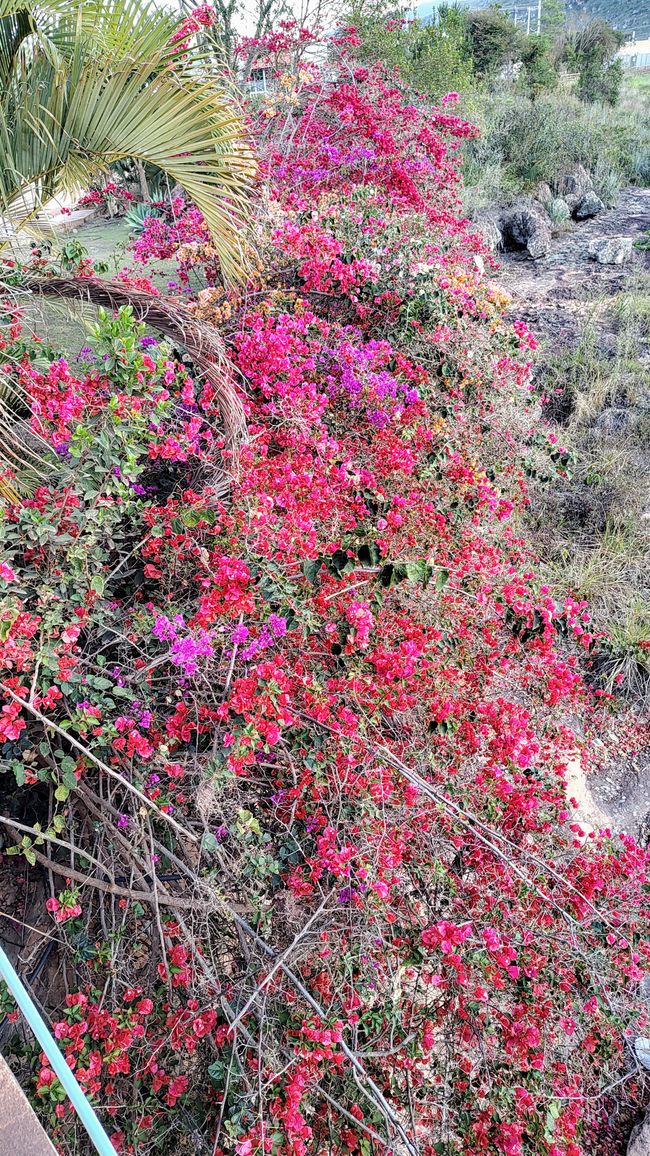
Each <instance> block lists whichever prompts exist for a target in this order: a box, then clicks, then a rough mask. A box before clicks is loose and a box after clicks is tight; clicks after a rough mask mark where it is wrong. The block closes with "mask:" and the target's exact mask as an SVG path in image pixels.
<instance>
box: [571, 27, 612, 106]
mask: <svg viewBox="0 0 650 1156" xmlns="http://www.w3.org/2000/svg"><path fill="white" fill-rule="evenodd" d="M624 41H625V34H624V33H623V32H619V31H618V29H616V28H612V26H611V24H608V23H607V21H606V20H590V21H589V23H588V24H585V25H583V26H582V27H581V28H578V29H577V30H576V31H574V32H572V33H570V34H569V35H568V36H567V37H566V40H565V48H564V58H565V60H566V62H567V64H568V65H569V67H570V68H574V69H575V70H576V71H577V73H578V86H577V89H576V91H577V94H578V96H579V97H580V100H584V101H586V102H587V103H588V104H594V103H595V102H596V101H602V103H603V104H610V105H612V106H614V105H616V104H617V103H618V100H619V97H620V93H621V84H622V82H623V65H622V63H621V61H620V59H619V58H618V57H617V55H616V54H617V52H618V50H619V48H620V47H621V45H622V44H623V43H624Z"/></svg>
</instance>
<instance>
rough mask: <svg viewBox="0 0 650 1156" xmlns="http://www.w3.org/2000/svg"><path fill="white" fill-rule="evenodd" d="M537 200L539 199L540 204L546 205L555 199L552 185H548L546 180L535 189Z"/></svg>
mask: <svg viewBox="0 0 650 1156" xmlns="http://www.w3.org/2000/svg"><path fill="white" fill-rule="evenodd" d="M535 200H537V201H539V202H540V204H542V205H544V206H545V207H546V206H547V205H550V203H551V201H552V200H553V193H552V190H551V186H550V185H547V184H546V181H542V183H541V184H540V185H538V186H537V189H536V190H535Z"/></svg>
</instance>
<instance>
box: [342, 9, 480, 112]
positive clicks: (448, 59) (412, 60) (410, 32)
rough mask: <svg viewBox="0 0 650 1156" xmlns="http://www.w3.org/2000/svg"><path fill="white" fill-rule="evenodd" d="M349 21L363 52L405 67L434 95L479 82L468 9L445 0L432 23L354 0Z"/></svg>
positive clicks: (418, 86)
mask: <svg viewBox="0 0 650 1156" xmlns="http://www.w3.org/2000/svg"><path fill="white" fill-rule="evenodd" d="M344 19H345V22H346V23H347V24H350V25H352V26H354V27H355V28H356V29H357V32H358V34H359V39H360V44H359V46H358V48H357V55H358V56H359V58H360V59H362V60H364V61H367V62H375V61H381V62H382V63H383V64H385V65H387V66H388V67H395V68H399V70H400V72H401V74H402V76H403V77H404V79H405V80H407V81H408V82H409V83H410V84H412V85H413V86H414V88H416V89H418V91H420V92H424V93H427V94H428V95H429V96H432V97H433V98H434V99H438V98H439V97H441V96H444V94H445V93H447V92H450V91H452V90H454V91H459V92H464V91H466V90H468V89H469V88H471V86H472V84H473V81H474V73H473V67H472V60H471V54H470V51H469V45H468V43H467V30H466V23H465V14H464V12H462V11H461V9H459V8H458V7H456V6H455V5H447V4H445V5H443V6H442V7H441V8H439V9H438V11H437V12H434V13H433V15H432V17H431V19H430V20H429V21H427V22H424V21H421V20H418V19H407V18H406V16H405V10H400V9H396V8H395V7H394V6H393V7H389V6H388V5H386V4H384V3H382V2H381V0H379V3H374V4H372V5H368V4H367V3H364V2H363V0H361V2H359V0H353V3H352V5H351V6H350V7H349V9H348V10H347V12H346V14H345V18H344Z"/></svg>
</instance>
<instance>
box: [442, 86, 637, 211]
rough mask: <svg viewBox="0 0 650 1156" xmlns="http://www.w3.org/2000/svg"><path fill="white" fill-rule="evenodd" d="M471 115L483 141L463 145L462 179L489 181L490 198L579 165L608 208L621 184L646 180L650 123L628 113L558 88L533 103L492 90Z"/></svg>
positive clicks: (476, 182) (528, 186) (530, 186)
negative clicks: (588, 100)
mask: <svg viewBox="0 0 650 1156" xmlns="http://www.w3.org/2000/svg"><path fill="white" fill-rule="evenodd" d="M472 113H473V115H474V116H476V118H477V119H478V122H479V126H480V128H481V136H480V137H479V138H478V140H472V141H467V142H466V144H465V148H464V153H465V164H464V169H465V181H466V184H468V185H470V186H477V187H483V182H484V179H485V180H487V182H488V184H489V185H490V188H491V190H492V192H491V199H492V200H493V201H499V200H502V199H504V198H505V199H507V198H508V195H512V194H515V193H517V192H521V191H527V190H530V189H533V188H534V187H535V185H536V184H537V183H538V182H540V181H548V182H549V183H550V184H552V183H553V181H554V179H555V178H556V177H557V175H558V173H559V172H561V171H562V170H563V169H566V168H567V167H569V166H570V165H573V164H577V163H580V164H583V165H584V166H585V167H586V168H587V169H588V170H589V171H590V172H591V173H592V176H593V179H594V186H595V188H596V191H597V192H598V194H599V195H601V196H602V197H603V200H605V202H606V203H608V204H611V203H612V202H613V200H614V199H615V197H616V194H617V191H618V189H619V188H620V187H621V186H622V185H624V184H626V183H636V184H645V183H646V182H647V180H648V177H649V176H650V124H649V123H648V120H647V118H646V117H644V116H642V115H639V114H638V113H637V112H635V111H634V110H628V109H626V108H624V107H622V106H621V108H619V109H617V110H616V111H612V110H611V109H609V108H604V107H603V106H601V105H585V104H583V103H582V102H581V101H580V100H578V99H577V97H575V96H572V95H570V94H569V93H567V92H566V91H564V90H562V89H558V90H557V91H556V92H544V93H541V94H540V95H539V96H538V98H537V99H536V100H532V99H530V98H528V97H526V96H525V94H519V93H516V92H512V91H510V92H507V91H506V92H499V93H493V94H492V95H491V96H490V97H489V98H488V99H487V100H484V101H482V102H481V103H480V104H479V103H478V102H477V104H476V107H475V109H473V110H472Z"/></svg>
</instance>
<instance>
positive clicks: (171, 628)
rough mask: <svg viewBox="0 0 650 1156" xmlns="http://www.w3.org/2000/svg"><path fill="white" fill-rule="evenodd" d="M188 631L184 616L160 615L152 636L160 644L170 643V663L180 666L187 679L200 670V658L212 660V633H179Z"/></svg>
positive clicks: (207, 631)
mask: <svg viewBox="0 0 650 1156" xmlns="http://www.w3.org/2000/svg"><path fill="white" fill-rule="evenodd" d="M181 630H182V631H185V630H187V627H186V624H185V619H184V618H183V615H182V614H176V615H175V616H174V618H173V619H170V618H168V617H167V615H166V614H159V615H158V616H157V618H156V619H155V621H154V624H153V629H152V634H153V636H154V638H157V639H159V641H160V642H170V643H171V647H170V650H169V658H170V661H171V662H173V663H174V665H175V666H180V668H181V670H182V671H183V674H184V675H185V677H186V678H191V676H192V675H194V674H196V672H197V670H198V668H199V661H198V660H199V659H200V658H212V656H213V655H214V647H213V645H212V637H213V636H212V632H211V631H209V630H198V631H197V632H196V633H195V634H184V635H181V634H180V633H179V631H181Z"/></svg>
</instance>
